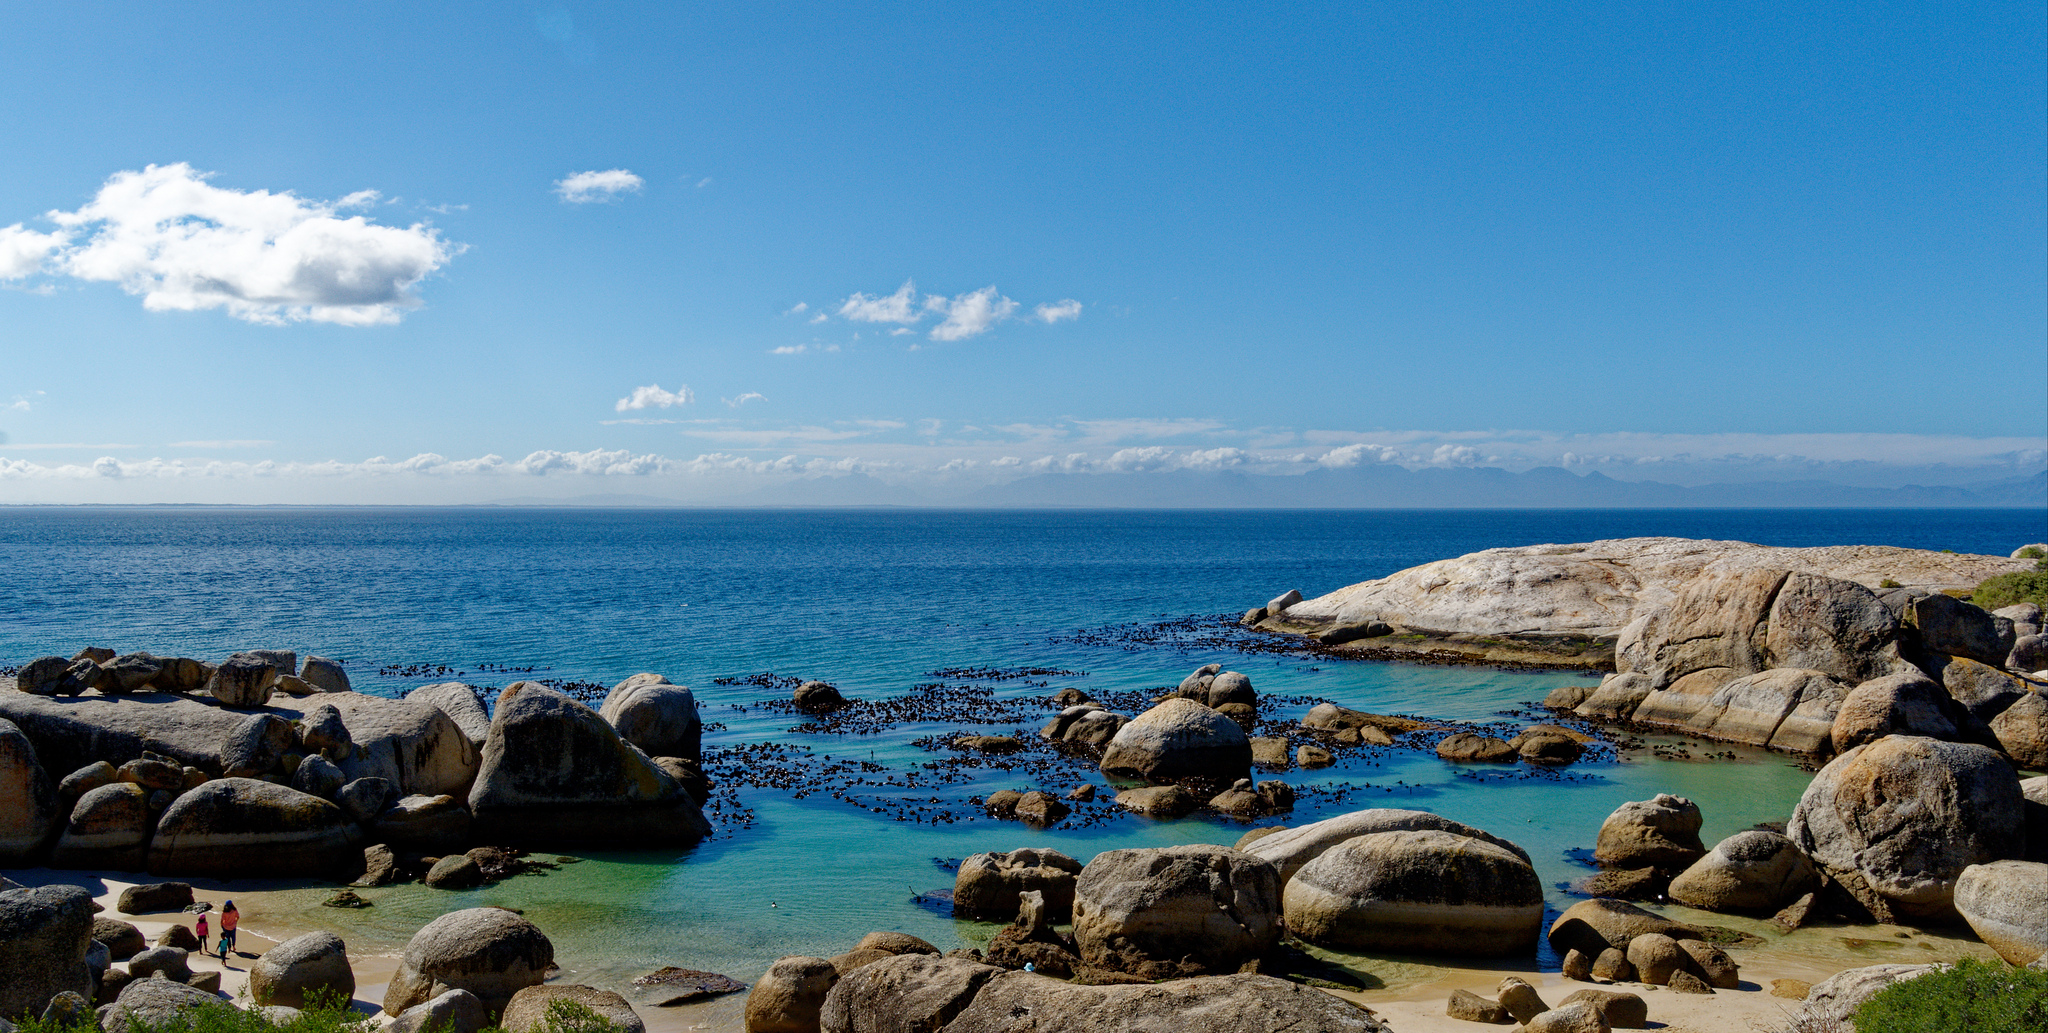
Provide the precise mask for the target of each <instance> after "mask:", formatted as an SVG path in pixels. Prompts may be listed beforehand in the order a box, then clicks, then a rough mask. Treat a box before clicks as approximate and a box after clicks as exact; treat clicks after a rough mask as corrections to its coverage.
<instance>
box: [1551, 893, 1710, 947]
mask: <svg viewBox="0 0 2048 1033" xmlns="http://www.w3.org/2000/svg"><path fill="white" fill-rule="evenodd" d="M1647 933H1656V934H1657V935H1659V936H1666V937H1669V938H1671V939H1673V940H1697V939H1700V931H1699V930H1698V929H1694V928H1693V927H1691V926H1689V925H1685V924H1683V923H1680V922H1674V921H1671V920H1670V919H1668V918H1665V917H1663V916H1661V915H1654V914H1651V913H1650V912H1648V911H1645V910H1643V909H1642V908H1639V907H1637V906H1635V905H1634V904H1631V903H1629V902H1627V901H1625V900H1611V899H1609V898H1607V897H1594V898H1593V899H1591V900H1581V901H1579V902H1578V903H1576V904H1573V905H1572V906H1570V907H1568V908H1565V909H1564V913H1563V914H1561V915H1559V916H1557V921H1555V922H1552V923H1550V932H1548V933H1546V934H1545V936H1546V937H1548V939H1549V940H1550V949H1551V950H1553V951H1556V952H1557V954H1558V956H1560V957H1562V956H1564V954H1565V953H1566V952H1568V951H1578V952H1579V953H1581V954H1584V955H1585V956H1587V957H1589V958H1597V957H1599V956H1600V953H1601V952H1602V951H1605V950H1608V949H1609V948H1612V949H1614V950H1627V949H1628V945H1629V944H1630V943H1632V942H1634V940H1635V938H1636V937H1638V936H1642V935H1645V934H1647Z"/></svg>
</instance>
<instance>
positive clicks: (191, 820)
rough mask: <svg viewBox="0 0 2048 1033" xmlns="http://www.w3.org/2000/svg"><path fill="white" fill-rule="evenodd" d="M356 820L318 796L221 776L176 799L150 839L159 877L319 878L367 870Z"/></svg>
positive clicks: (344, 878) (343, 877) (152, 863)
mask: <svg viewBox="0 0 2048 1033" xmlns="http://www.w3.org/2000/svg"><path fill="white" fill-rule="evenodd" d="M362 863H363V852H362V847H361V845H360V844H359V843H358V842H357V831H356V826H355V823H354V822H352V821H350V820H349V819H348V816H347V815H345V814H343V813H342V812H341V809H340V808H338V807H336V806H334V805H333V804H331V803H329V802H327V801H326V800H322V799H320V798H319V797H316V796H307V795H306V794H304V793H301V792H297V791H295V790H292V789H288V788H286V787H284V786H281V785H275V784H272V783H269V782H259V781H257V780H255V779H252V778H218V779H214V780H213V781H211V782H208V783H206V784H205V785H202V786H200V787H199V788H197V789H193V790H190V791H188V792H186V793H185V794H184V795H182V796H180V797H178V798H177V800H175V801H173V802H172V804H171V805H170V807H168V808H166V809H165V810H164V812H163V816H162V817H161V818H159V819H158V820H157V828H156V835H155V837H154V838H152V839H151V840H150V844H149V870H150V872H151V873H152V874H155V875H207V876H214V877H217V878H237V877H250V876H286V875H292V876H301V877H305V876H313V877H326V878H335V879H339V880H341V881H344V882H345V881H347V880H349V879H352V878H354V877H355V876H356V875H357V874H358V873H359V872H360V870H361V868H362Z"/></svg>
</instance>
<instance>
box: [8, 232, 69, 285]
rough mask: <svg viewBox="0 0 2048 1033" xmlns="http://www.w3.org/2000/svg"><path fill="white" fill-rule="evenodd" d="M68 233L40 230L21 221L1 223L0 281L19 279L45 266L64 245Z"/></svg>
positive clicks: (31, 274) (39, 270)
mask: <svg viewBox="0 0 2048 1033" xmlns="http://www.w3.org/2000/svg"><path fill="white" fill-rule="evenodd" d="M67 239H68V236H67V235H66V234H64V233H62V232H58V233H37V232H36V231H34V230H29V229H23V228H22V226H21V223H18V222H17V223H15V224H14V225H12V226H0V280H19V279H21V278H22V277H25V276H33V275H35V274H36V273H39V272H41V271H42V269H43V261H44V260H45V259H47V258H49V257H50V252H52V251H55V250H57V249H58V248H59V247H62V246H63V245H64V243H65V241H66V240H67Z"/></svg>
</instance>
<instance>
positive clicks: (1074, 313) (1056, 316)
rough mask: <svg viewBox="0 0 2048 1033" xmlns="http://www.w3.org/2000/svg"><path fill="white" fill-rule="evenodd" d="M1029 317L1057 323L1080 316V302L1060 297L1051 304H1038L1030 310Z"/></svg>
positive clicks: (1043, 321) (1042, 321)
mask: <svg viewBox="0 0 2048 1033" xmlns="http://www.w3.org/2000/svg"><path fill="white" fill-rule="evenodd" d="M1031 317H1032V318H1033V319H1036V320H1038V321H1039V322H1041V323H1059V322H1064V321H1067V320H1074V319H1079V318H1081V303H1080V302H1078V301H1075V300H1074V299H1072V298H1065V299H1062V300H1060V301H1058V302H1056V303H1054V304H1051V305H1040V306H1038V307H1037V308H1034V309H1032V310H1031Z"/></svg>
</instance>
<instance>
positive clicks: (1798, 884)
mask: <svg viewBox="0 0 2048 1033" xmlns="http://www.w3.org/2000/svg"><path fill="white" fill-rule="evenodd" d="M1819 888H1820V873H1819V872H1817V871H1815V870H1814V867H1813V862H1811V861H1808V860H1807V859H1806V855H1805V854H1802V853H1800V852H1799V848H1798V847H1797V846H1795V845H1794V844H1793V842H1792V841H1791V840H1789V839H1787V838H1785V837H1784V836H1781V835H1779V834H1777V833H1775V832H1766V831H1763V830H1760V829H1751V830H1750V831H1747V832H1738V833H1736V834H1734V835H1732V836H1729V837H1728V838H1727V839H1724V840H1722V841H1721V842H1719V843H1717V844H1715V846H1714V849H1713V850H1711V851H1709V852H1708V853H1707V855H1706V856H1705V857H1702V858H1700V859H1699V860H1698V861H1695V862H1693V865H1692V867H1690V868H1687V869H1686V870H1685V871H1684V872H1682V873H1680V874H1679V876H1678V877H1677V878H1675V879H1672V880H1671V888H1670V889H1669V890H1668V891H1667V892H1668V893H1669V895H1670V897H1671V899H1673V900H1676V901H1678V902H1679V903H1681V904H1686V905H1689V906H1691V907H1696V908H1699V909H1700V910H1702V911H1770V912H1775V911H1777V910H1779V909H1781V908H1783V907H1784V906H1785V905H1787V904H1790V903H1792V902H1793V901H1795V900H1798V899H1799V898H1800V897H1801V896H1803V895H1805V894H1807V893H1811V892H1813V891H1814V890H1816V889H1819Z"/></svg>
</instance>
